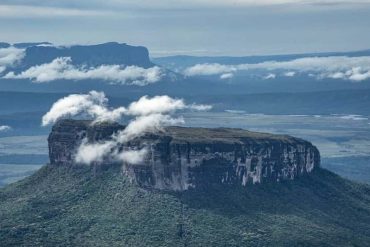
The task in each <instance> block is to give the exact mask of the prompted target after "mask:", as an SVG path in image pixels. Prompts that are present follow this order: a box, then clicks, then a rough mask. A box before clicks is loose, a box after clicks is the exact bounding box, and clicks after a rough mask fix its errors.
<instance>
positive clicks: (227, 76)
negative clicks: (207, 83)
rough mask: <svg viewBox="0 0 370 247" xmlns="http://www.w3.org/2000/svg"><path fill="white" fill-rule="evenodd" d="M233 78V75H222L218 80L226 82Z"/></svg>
mask: <svg viewBox="0 0 370 247" xmlns="http://www.w3.org/2000/svg"><path fill="white" fill-rule="evenodd" d="M233 77H234V74H233V73H225V74H222V75H221V76H220V79H221V80H227V79H231V78H233Z"/></svg>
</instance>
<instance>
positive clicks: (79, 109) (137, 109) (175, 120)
mask: <svg viewBox="0 0 370 247" xmlns="http://www.w3.org/2000/svg"><path fill="white" fill-rule="evenodd" d="M210 108H211V106H208V105H197V104H186V103H185V102H184V100H183V99H174V98H171V97H169V96H167V95H163V96H155V97H152V98H149V97H148V96H143V97H141V98H140V99H139V100H138V101H135V102H132V103H131V104H130V105H129V106H128V107H123V106H121V107H118V108H114V109H112V108H109V107H108V99H107V98H106V97H105V95H104V93H102V92H96V91H91V92H90V93H89V94H72V95H69V96H67V97H65V98H62V99H60V100H58V101H57V102H55V103H54V105H53V106H52V107H51V109H50V111H49V112H47V113H46V114H45V115H44V116H43V119H42V124H43V125H48V124H52V123H54V122H56V121H57V120H58V119H60V118H65V117H79V118H87V119H92V120H93V122H92V124H96V123H98V122H101V121H118V120H120V119H121V118H123V117H124V116H127V117H131V118H132V120H131V121H130V122H129V123H128V125H127V126H126V128H125V129H123V130H121V131H119V132H117V133H115V134H113V135H112V137H111V139H110V140H108V141H103V142H97V143H89V142H88V141H87V140H86V139H84V140H83V141H82V143H81V145H80V146H79V147H78V149H77V153H76V157H75V160H76V162H78V163H85V164H90V163H92V162H98V163H99V162H102V161H103V160H104V159H110V160H115V161H117V160H119V161H123V162H126V163H140V161H141V160H142V158H144V157H143V156H145V154H146V153H147V151H146V147H142V148H138V149H134V150H133V149H127V148H126V149H124V150H121V149H120V148H119V147H122V145H123V144H125V143H127V142H129V141H131V140H133V139H135V138H138V137H140V136H142V135H144V134H145V133H148V132H151V133H153V132H156V131H159V130H162V128H163V127H164V126H167V125H176V124H182V123H184V119H183V118H182V117H181V116H180V117H173V116H172V114H173V113H175V112H176V111H179V110H209V109H210Z"/></svg>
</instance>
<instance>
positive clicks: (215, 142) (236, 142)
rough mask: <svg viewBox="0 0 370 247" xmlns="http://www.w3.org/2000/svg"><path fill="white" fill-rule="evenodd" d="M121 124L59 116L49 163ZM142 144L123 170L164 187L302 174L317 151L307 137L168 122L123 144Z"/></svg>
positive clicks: (63, 161)
mask: <svg viewBox="0 0 370 247" xmlns="http://www.w3.org/2000/svg"><path fill="white" fill-rule="evenodd" d="M122 129H124V126H122V125H119V124H107V123H104V124H98V125H91V122H89V121H76V120H62V121H59V122H58V123H57V124H55V126H54V127H53V129H52V132H51V134H50V136H49V155H50V163H51V164H52V165H67V166H71V165H76V164H75V161H74V157H75V153H76V148H77V147H78V145H79V144H80V143H81V141H82V139H83V138H87V139H88V141H89V142H99V141H103V140H108V139H109V138H110V137H111V135H112V134H113V133H115V132H117V131H119V130H122ZM142 147H147V149H148V150H149V151H148V153H147V155H146V156H145V158H144V161H143V162H142V163H140V164H135V165H132V164H127V163H125V164H123V173H124V174H125V175H126V176H127V177H129V178H130V179H131V180H132V182H136V183H138V184H139V185H141V186H143V187H150V188H156V189H164V190H174V191H182V190H187V189H189V188H197V187H204V186H210V185H214V184H225V185H232V184H234V185H235V184H239V185H242V186H247V185H248V184H255V183H268V182H279V181H282V180H290V179H296V178H298V177H300V176H304V175H306V174H308V173H310V172H312V171H313V170H314V169H315V168H317V167H319V165H320V154H319V151H318V150H317V148H316V147H315V146H313V145H312V144H311V143H310V142H307V141H304V140H302V139H298V138H294V137H290V136H285V135H272V134H265V133H256V132H250V131H246V130H242V129H230V128H216V129H207V128H184V127H167V128H166V129H165V130H164V131H161V132H158V133H155V134H146V135H145V136H143V137H141V138H138V139H136V140H133V141H131V142H130V143H127V144H125V145H124V146H123V147H122V148H142ZM110 162H111V161H108V160H107V161H104V162H102V164H100V165H109V163H110ZM96 165H98V164H96Z"/></svg>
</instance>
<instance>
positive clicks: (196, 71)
mask: <svg viewBox="0 0 370 247" xmlns="http://www.w3.org/2000/svg"><path fill="white" fill-rule="evenodd" d="M235 71H237V68H236V67H234V66H231V65H222V64H218V63H205V64H196V65H194V66H192V67H189V68H187V69H185V70H184V74H185V75H186V76H196V75H218V74H223V73H230V72H235Z"/></svg>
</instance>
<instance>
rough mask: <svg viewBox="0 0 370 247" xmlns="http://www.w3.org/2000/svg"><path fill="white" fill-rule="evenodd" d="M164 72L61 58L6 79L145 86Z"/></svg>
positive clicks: (10, 75) (8, 76)
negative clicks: (83, 63) (79, 63)
mask: <svg viewBox="0 0 370 247" xmlns="http://www.w3.org/2000/svg"><path fill="white" fill-rule="evenodd" d="M163 75H164V72H163V70H162V69H161V68H159V67H158V66H155V67H152V68H148V69H145V68H142V67H138V66H126V67H124V66H121V65H101V66H98V67H85V66H74V65H73V64H72V59H71V58H70V57H59V58H56V59H54V60H53V61H52V62H50V63H46V64H41V65H36V66H33V67H31V68H29V69H27V70H25V71H23V72H21V73H19V74H15V73H14V72H9V73H7V74H6V75H5V76H4V78H6V79H30V80H32V81H34V82H36V83H45V82H50V81H55V80H76V81H78V80H87V79H96V80H104V81H109V82H112V83H117V84H128V85H138V86H144V85H148V84H151V83H155V82H158V81H159V80H160V79H161V78H162V77H163Z"/></svg>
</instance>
